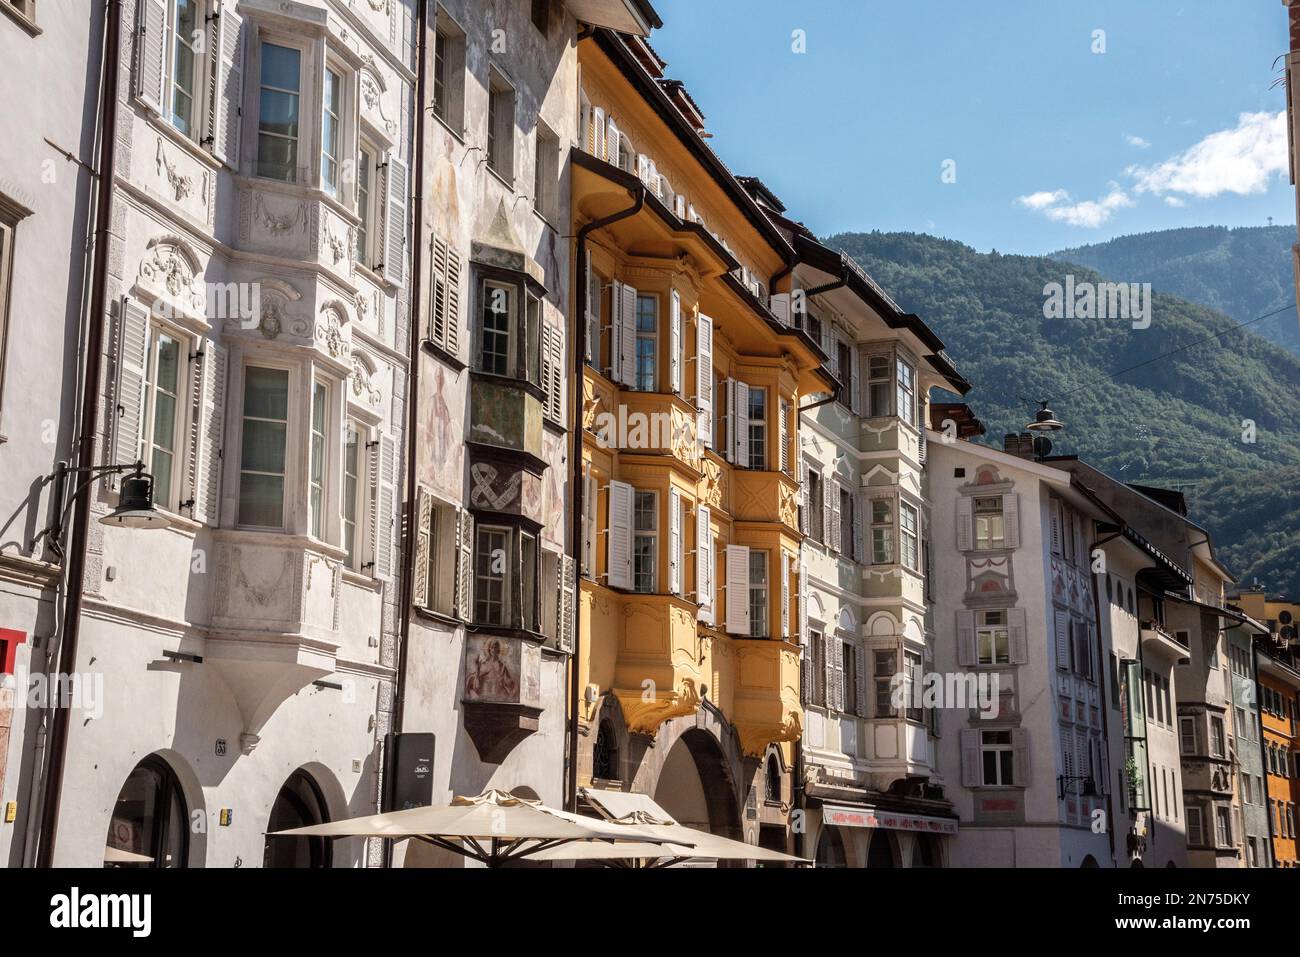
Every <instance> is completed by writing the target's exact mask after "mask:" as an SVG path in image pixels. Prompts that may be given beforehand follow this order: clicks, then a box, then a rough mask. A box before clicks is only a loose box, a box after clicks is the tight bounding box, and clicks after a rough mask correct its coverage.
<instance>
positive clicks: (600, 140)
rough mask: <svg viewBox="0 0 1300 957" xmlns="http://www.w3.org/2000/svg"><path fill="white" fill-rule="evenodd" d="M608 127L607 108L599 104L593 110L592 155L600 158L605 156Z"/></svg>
mask: <svg viewBox="0 0 1300 957" xmlns="http://www.w3.org/2000/svg"><path fill="white" fill-rule="evenodd" d="M606 129H607V127H606V125H605V110H604V108H603V107H599V106H598V107H596V108H595V109H593V110H592V111H591V143H592V155H593V156H595V157H597V158H599V159H604V158H605V150H606V145H605V142H606Z"/></svg>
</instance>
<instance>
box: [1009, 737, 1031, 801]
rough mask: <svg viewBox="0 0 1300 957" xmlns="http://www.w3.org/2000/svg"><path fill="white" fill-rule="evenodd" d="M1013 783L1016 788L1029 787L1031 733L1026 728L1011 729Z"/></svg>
mask: <svg viewBox="0 0 1300 957" xmlns="http://www.w3.org/2000/svg"><path fill="white" fill-rule="evenodd" d="M1011 747H1012V748H1014V749H1015V754H1014V755H1013V756H1012V758H1011V783H1012V784H1013V785H1015V786H1016V787H1028V786H1029V732H1028V731H1027V730H1026V729H1024V728H1012V729H1011Z"/></svg>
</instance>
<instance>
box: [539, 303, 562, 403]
mask: <svg viewBox="0 0 1300 957" xmlns="http://www.w3.org/2000/svg"><path fill="white" fill-rule="evenodd" d="M563 362H564V350H563V347H562V344H561V334H560V330H559V329H557V328H555V327H554V326H549V325H543V326H542V387H543V389H544V391H545V395H546V416H547V418H549V419H550V420H551V421H552V422H555V423H557V424H561V423H563V421H564V412H563V401H562V395H561V391H562V390H561V383H562V382H563V374H562V370H563V365H562V363H563Z"/></svg>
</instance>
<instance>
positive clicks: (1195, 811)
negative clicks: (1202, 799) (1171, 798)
mask: <svg viewBox="0 0 1300 957" xmlns="http://www.w3.org/2000/svg"><path fill="white" fill-rule="evenodd" d="M1183 813H1184V814H1185V815H1186V816H1187V843H1188V844H1191V845H1199V844H1204V843H1205V833H1204V829H1203V828H1202V826H1201V809H1200V808H1199V807H1196V806H1195V805H1193V804H1188V805H1185V806H1184V807H1183Z"/></svg>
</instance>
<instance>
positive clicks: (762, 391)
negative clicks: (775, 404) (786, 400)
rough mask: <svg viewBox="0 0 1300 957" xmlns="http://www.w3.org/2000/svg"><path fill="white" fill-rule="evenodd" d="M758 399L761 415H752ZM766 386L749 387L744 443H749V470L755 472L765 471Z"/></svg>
mask: <svg viewBox="0 0 1300 957" xmlns="http://www.w3.org/2000/svg"><path fill="white" fill-rule="evenodd" d="M755 397H757V398H758V404H759V405H761V406H762V411H761V414H759V415H755V414H754V401H755ZM767 410H768V401H767V386H754V385H751V386H750V387H749V407H748V409H746V412H747V413H748V416H749V418H748V422H749V434H748V435H747V436H746V441H747V442H748V443H749V468H750V469H751V470H752V471H756V472H766V471H767V458H768V456H767Z"/></svg>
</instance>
